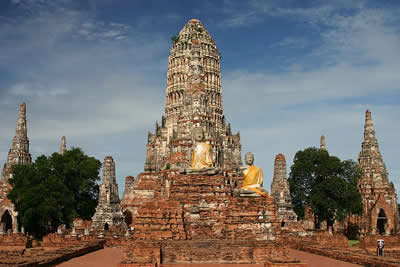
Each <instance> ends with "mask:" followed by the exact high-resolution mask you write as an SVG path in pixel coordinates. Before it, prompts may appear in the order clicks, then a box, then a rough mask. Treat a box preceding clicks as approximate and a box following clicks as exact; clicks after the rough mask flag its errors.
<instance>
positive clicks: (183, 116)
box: [144, 19, 242, 171]
mask: <svg viewBox="0 0 400 267" xmlns="http://www.w3.org/2000/svg"><path fill="white" fill-rule="evenodd" d="M175 38H176V39H175V41H174V44H173V46H172V48H171V53H170V56H169V61H168V72H167V89H166V105H165V115H164V116H162V119H161V125H159V124H158V123H156V129H155V133H154V134H153V133H150V132H149V134H148V144H147V146H146V147H147V153H146V162H145V168H144V169H145V171H159V170H162V169H166V168H179V167H186V165H187V162H188V159H189V157H190V155H189V154H190V153H189V150H190V148H191V147H192V145H193V137H192V130H193V128H194V127H201V128H202V129H203V131H204V135H205V139H206V141H207V143H209V144H210V145H211V149H212V159H213V162H214V165H215V166H218V167H221V168H223V169H225V170H238V169H239V167H240V165H241V164H242V162H241V145H240V134H239V133H237V134H234V135H233V134H232V131H231V126H230V124H227V123H226V119H225V116H224V114H223V107H222V88H221V70H220V55H219V54H218V50H217V47H216V45H215V43H214V40H213V39H212V37H211V36H210V34H209V33H208V32H207V30H206V29H205V28H204V27H203V25H202V24H201V23H200V21H198V20H195V19H192V20H191V21H189V23H187V24H186V25H185V26H184V27H183V29H182V30H181V31H180V32H179V35H178V36H176V37H175Z"/></svg>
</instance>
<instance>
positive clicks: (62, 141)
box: [60, 136, 67, 155]
mask: <svg viewBox="0 0 400 267" xmlns="http://www.w3.org/2000/svg"><path fill="white" fill-rule="evenodd" d="M65 150H67V142H66V140H65V136H62V137H61V146H60V154H61V155H63V154H64V152H65Z"/></svg>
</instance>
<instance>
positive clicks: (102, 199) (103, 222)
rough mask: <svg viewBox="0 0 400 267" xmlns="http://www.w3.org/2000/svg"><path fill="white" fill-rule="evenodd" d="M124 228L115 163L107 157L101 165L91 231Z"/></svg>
mask: <svg viewBox="0 0 400 267" xmlns="http://www.w3.org/2000/svg"><path fill="white" fill-rule="evenodd" d="M112 226H118V227H125V222H124V215H123V214H122V210H121V206H120V202H119V195H118V185H117V181H116V178H115V163H114V160H113V158H112V157H111V156H107V157H105V159H104V163H103V180H102V183H101V185H100V188H99V204H98V205H97V207H96V212H95V214H94V215H93V217H92V226H91V227H92V229H104V230H108V229H109V227H112Z"/></svg>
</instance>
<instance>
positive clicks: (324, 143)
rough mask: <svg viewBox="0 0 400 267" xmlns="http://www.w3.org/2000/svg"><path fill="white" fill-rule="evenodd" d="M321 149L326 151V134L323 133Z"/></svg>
mask: <svg viewBox="0 0 400 267" xmlns="http://www.w3.org/2000/svg"><path fill="white" fill-rule="evenodd" d="M320 149H322V150H325V151H326V141H325V136H323V135H321V146H320Z"/></svg>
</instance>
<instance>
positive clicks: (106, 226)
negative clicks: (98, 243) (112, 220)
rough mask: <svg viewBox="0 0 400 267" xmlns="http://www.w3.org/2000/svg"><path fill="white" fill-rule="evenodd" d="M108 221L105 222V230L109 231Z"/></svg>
mask: <svg viewBox="0 0 400 267" xmlns="http://www.w3.org/2000/svg"><path fill="white" fill-rule="evenodd" d="M108 228H109V227H108V223H106V224H104V231H108Z"/></svg>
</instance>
